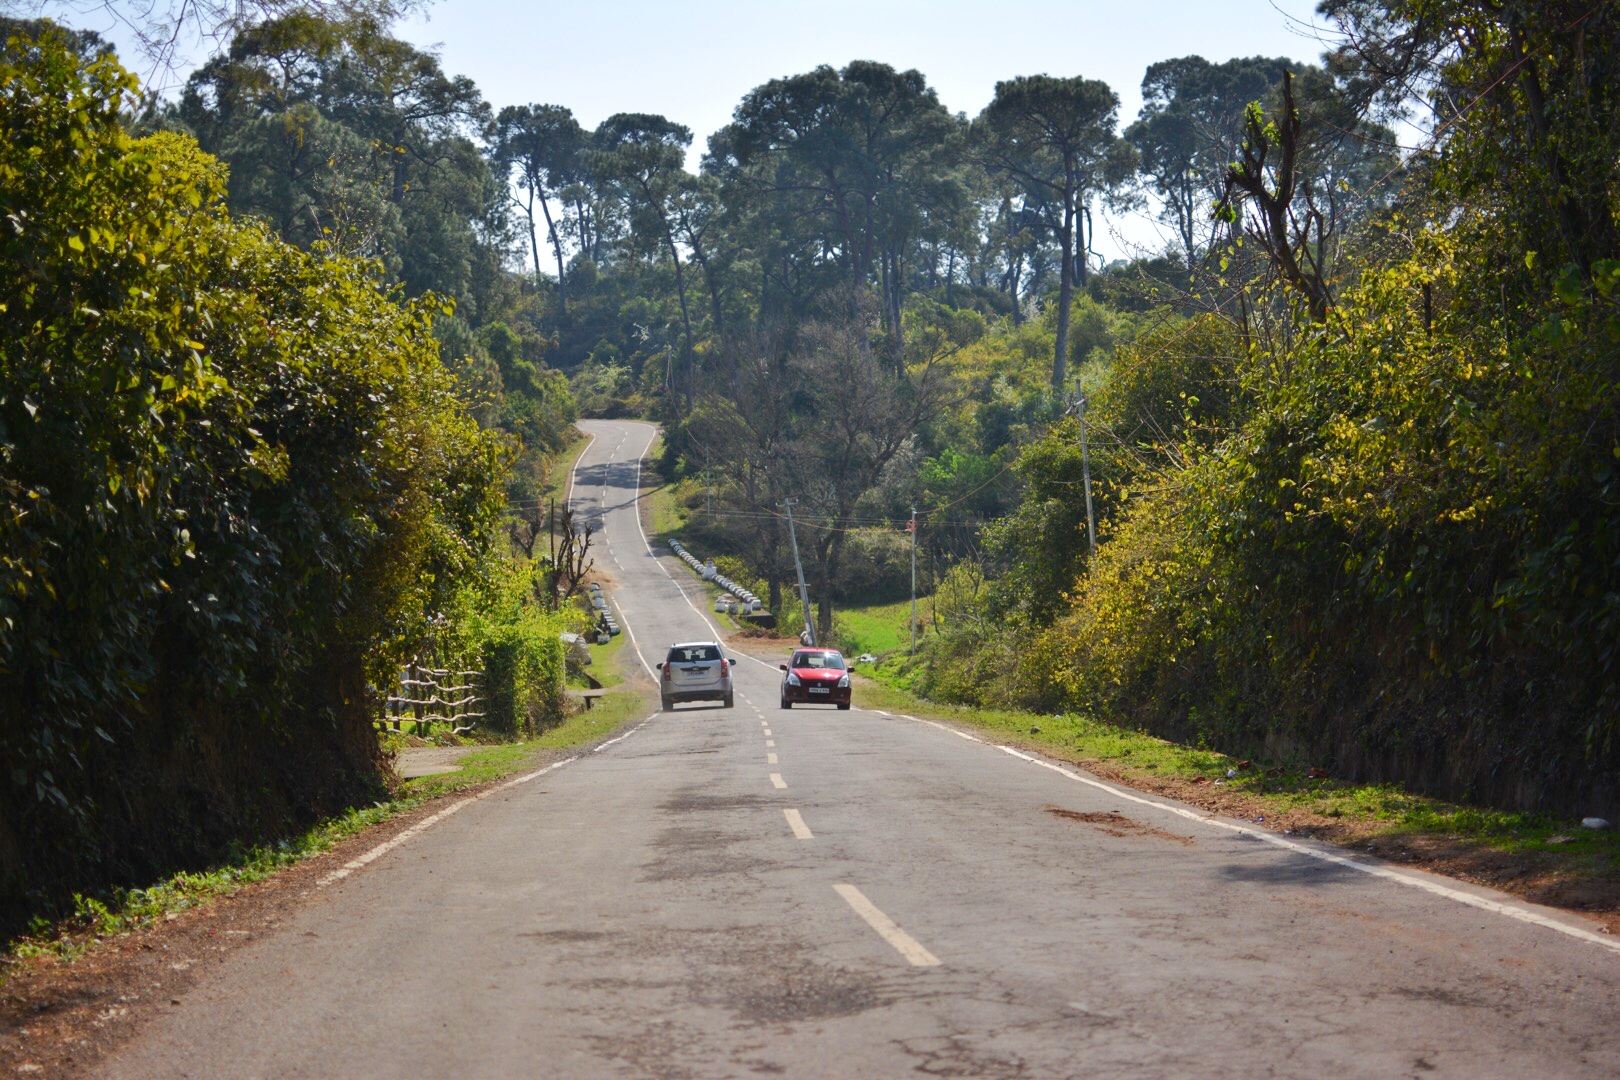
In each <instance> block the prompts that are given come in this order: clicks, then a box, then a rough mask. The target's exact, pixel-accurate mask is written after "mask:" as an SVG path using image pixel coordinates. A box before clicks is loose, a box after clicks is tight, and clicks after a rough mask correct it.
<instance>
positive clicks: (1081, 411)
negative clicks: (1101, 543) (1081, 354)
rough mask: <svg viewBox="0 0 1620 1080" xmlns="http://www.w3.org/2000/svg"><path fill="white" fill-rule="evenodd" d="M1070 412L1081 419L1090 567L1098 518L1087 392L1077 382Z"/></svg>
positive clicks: (1093, 559)
mask: <svg viewBox="0 0 1620 1080" xmlns="http://www.w3.org/2000/svg"><path fill="white" fill-rule="evenodd" d="M1068 411H1069V413H1070V414H1071V415H1073V416H1075V417H1076V418H1078V419H1079V421H1080V479H1081V481H1082V482H1083V483H1084V485H1085V489H1086V540H1087V542H1088V543H1089V544H1090V546H1091V558H1090V559H1089V560H1088V561H1087V563H1086V568H1087V570H1088V571H1089V570H1090V568H1091V567H1092V566H1093V565H1095V563H1096V562H1097V519H1096V517H1095V516H1093V514H1092V512H1091V457H1090V455H1088V454H1087V453H1086V392H1085V391H1084V390H1082V389H1080V384H1079V383H1078V382H1077V383H1075V387H1074V404H1072V405H1070V406H1069V410H1068Z"/></svg>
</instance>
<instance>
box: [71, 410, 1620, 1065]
mask: <svg viewBox="0 0 1620 1080" xmlns="http://www.w3.org/2000/svg"><path fill="white" fill-rule="evenodd" d="M581 427H582V428H583V429H584V430H585V431H586V432H587V433H588V434H590V435H591V436H593V437H594V440H593V442H592V443H591V444H590V446H589V447H588V448H587V450H586V451H585V454H584V456H583V457H582V458H581V460H580V464H579V466H578V469H577V473H576V480H575V484H574V488H573V501H574V504H575V506H576V507H577V508H578V509H579V510H580V511H581V512H582V513H583V516H584V518H585V520H588V521H590V522H591V523H592V524H593V525H595V526H597V527H598V528H599V530H600V531H599V532H598V534H597V539H596V544H595V547H594V549H593V554H594V556H595V558H596V560H597V563H598V565H599V566H600V567H601V568H602V569H604V570H605V571H607V572H609V573H610V574H611V576H612V578H613V580H614V582H615V585H614V588H612V589H611V590H610V596H611V598H612V601H613V603H614V604H615V606H616V607H617V608H618V610H619V613H620V616H621V621H622V623H623V624H624V625H625V627H626V628H627V632H628V633H630V634H631V635H632V642H631V643H632V645H633V646H634V648H635V650H636V654H637V656H636V660H635V661H633V662H639V663H640V664H641V665H643V666H645V667H646V669H647V672H646V673H647V675H648V676H653V675H654V671H653V669H652V667H651V665H652V664H655V663H657V661H659V660H660V659H662V658H663V651H664V649H665V648H666V647H667V646H668V645H669V643H671V642H674V641H692V640H704V639H713V638H716V637H718V636H719V631H718V630H717V628H716V627H715V626H714V625H713V623H712V622H711V621H710V618H709V616H708V614H707V612H706V610H705V608H706V604H705V598H704V597H703V595H702V594H701V591H700V588H699V585H698V583H697V581H696V579H695V578H694V577H693V576H692V575H691V574H690V572H689V571H688V570H687V569H686V568H685V566H684V565H683V564H682V563H681V562H679V560H677V559H676V558H675V557H674V556H673V555H671V554H670V553H669V551H668V548H667V546H666V545H664V544H662V543H661V542H660V541H659V540H658V539H657V538H656V537H648V536H647V535H646V533H645V532H644V529H643V526H642V524H641V521H640V518H639V516H638V504H639V502H640V499H641V498H642V497H643V496H644V494H645V491H644V490H643V488H642V471H641V462H642V458H643V456H644V455H645V453H646V451H647V447H648V445H649V444H650V442H651V440H652V438H653V436H654V434H655V429H654V428H653V427H652V426H651V425H648V424H644V423H638V422H633V421H588V422H585V423H582V424H581ZM699 554H703V553H702V552H699ZM784 652H785V650H784ZM732 655H736V656H738V657H739V662H738V666H737V668H736V670H735V678H736V706H735V708H732V709H724V708H721V707H719V705H718V704H715V705H710V704H707V703H702V704H691V705H678V706H676V708H675V709H674V710H673V711H669V712H661V713H658V714H657V715H655V716H653V717H651V718H650V719H649V720H647V721H646V722H645V723H644V724H641V725H640V726H636V725H632V726H631V727H630V728H629V729H628V730H629V732H630V733H629V734H628V735H625V734H624V733H622V732H621V733H619V735H618V736H617V737H616V738H614V739H613V740H611V741H609V742H606V743H604V744H602V745H600V746H597V747H594V748H586V749H585V750H584V751H582V752H580V753H579V754H578V755H577V756H576V757H575V758H574V759H572V760H570V761H568V762H567V763H565V764H562V765H561V766H560V767H553V768H552V769H550V770H549V771H546V772H544V773H543V774H537V775H533V776H531V777H529V778H526V780H525V782H521V783H514V784H510V785H508V786H505V787H502V788H499V789H496V790H494V791H493V792H491V793H489V794H487V795H485V796H483V797H481V798H478V799H476V800H475V801H471V802H469V803H467V804H466V805H465V806H464V807H463V808H461V809H460V810H458V811H457V812H454V813H451V814H447V815H445V816H443V817H441V818H438V819H437V820H435V822H434V824H433V825H431V827H428V828H424V829H421V830H420V831H418V832H416V833H414V834H413V835H411V836H410V837H409V838H408V839H407V840H405V841H404V842H402V843H399V844H397V845H395V846H393V847H391V848H389V849H388V850H386V851H384V852H382V853H381V854H379V855H378V856H377V857H375V858H373V859H371V860H370V861H368V862H365V863H364V864H361V865H356V866H354V867H353V868H352V870H350V872H348V873H346V874H345V875H344V876H342V877H331V876H329V881H330V883H329V884H326V885H325V886H323V887H321V888H318V889H315V890H313V891H312V892H311V893H310V894H309V895H308V896H307V898H305V899H304V900H302V901H301V902H300V903H299V904H298V906H297V907H296V908H295V909H294V910H292V911H290V912H288V913H287V914H286V916H285V917H284V918H283V919H282V921H281V922H280V924H279V925H278V926H277V927H276V928H275V929H274V930H273V931H272V932H271V933H269V934H267V935H265V936H263V937H262V938H259V939H257V940H255V941H254V942H253V943H252V944H249V945H246V946H244V947H242V948H241V949H239V950H238V951H236V952H235V953H234V954H232V955H231V956H230V957H229V958H227V959H226V960H224V961H223V962H222V963H221V964H220V965H219V967H218V969H217V972H216V974H214V975H212V976H210V977H208V978H206V979H205V980H203V981H202V982H201V983H200V984H199V985H198V986H197V987H196V989H194V990H193V991H192V992H191V993H189V994H188V995H187V996H186V997H185V998H183V999H182V1000H181V1001H180V1002H179V1003H178V1004H177V1005H175V1006H174V1007H173V1008H172V1009H170V1010H169V1011H168V1012H167V1013H165V1014H163V1016H162V1018H161V1019H159V1020H157V1021H154V1022H152V1023H150V1024H147V1025H145V1026H144V1027H143V1028H142V1029H141V1030H140V1031H139V1032H138V1033H137V1034H136V1035H135V1036H134V1037H132V1038H131V1040H130V1041H129V1042H128V1043H127V1044H126V1045H125V1046H124V1047H123V1048H122V1050H121V1051H119V1052H118V1053H116V1054H115V1055H114V1056H113V1057H111V1058H109V1059H107V1060H105V1061H104V1062H103V1063H102V1065H101V1066H100V1071H101V1072H102V1073H104V1074H105V1075H108V1076H115V1077H162V1076H233V1077H289V1076H323V1077H324V1076H333V1077H335V1076H343V1077H373V1076H374V1077H397V1076H451V1077H456V1078H458V1080H461V1078H468V1077H496V1076H543V1077H597V1076H616V1077H619V1076H623V1077H637V1076H645V1077H736V1076H748V1075H754V1074H758V1075H765V1076H790V1077H795V1076H802V1077H822V1076H829V1077H891V1076H907V1075H920V1076H971V1077H1067V1076H1075V1077H1096V1076H1131V1077H1224V1076H1230V1077H1265V1076H1276V1077H1311V1076H1329V1075H1331V1076H1349V1077H1404V1076H1425V1077H1427V1076H1452V1077H1468V1078H1481V1077H1512V1078H1514V1080H1524V1078H1526V1077H1539V1076H1547V1077H1554V1076H1556V1077H1605V1078H1608V1077H1614V1076H1617V1075H1620V1025H1617V1023H1616V1021H1617V1019H1620V994H1617V993H1616V991H1617V990H1620V951H1617V950H1616V949H1615V948H1613V947H1611V946H1612V944H1613V943H1612V942H1610V941H1609V940H1608V939H1606V938H1603V937H1601V936H1600V935H1598V934H1596V933H1594V932H1592V928H1591V927H1589V926H1587V925H1586V924H1584V923H1582V922H1580V921H1579V920H1576V919H1573V918H1570V917H1568V916H1564V915H1560V914H1557V913H1554V912H1551V911H1547V910H1545V909H1539V908H1534V907H1532V906H1530V905H1526V904H1522V903H1519V902H1517V901H1514V900H1511V899H1509V898H1507V897H1506V896H1503V895H1500V894H1495V893H1490V892H1487V891H1485V890H1480V889H1474V888H1472V887H1470V886H1466V885H1459V884H1456V883H1453V882H1443V881H1442V880H1441V879H1438V878H1430V877H1426V876H1424V875H1421V874H1416V873H1408V872H1406V871H1399V872H1396V871H1385V872H1384V876H1379V875H1375V874H1369V873H1366V872H1364V871H1363V870H1362V869H1360V868H1358V866H1359V864H1358V865H1351V864H1349V861H1348V860H1342V861H1337V862H1336V861H1331V860H1330V859H1324V858H1321V857H1319V855H1318V853H1319V851H1324V850H1325V849H1317V848H1314V847H1311V846H1309V845H1304V844H1301V845H1297V847H1296V848H1295V849H1290V848H1287V847H1282V846H1279V845H1278V844H1277V843H1274V842H1272V839H1271V838H1268V837H1266V836H1263V835H1261V834H1260V832H1259V828H1258V827H1255V826H1250V830H1253V831H1249V830H1244V829H1239V828H1236V827H1235V823H1231V822H1224V821H1219V822H1217V821H1209V820H1204V817H1203V815H1202V814H1201V813H1200V812H1197V811H1188V810H1186V809H1185V808H1180V807H1175V806H1171V805H1169V804H1166V803H1164V802H1162V801H1160V800H1157V799H1150V798H1144V797H1141V796H1139V795H1135V794H1134V793H1121V792H1116V791H1115V790H1113V789H1111V788H1109V787H1108V786H1106V785H1101V784H1097V783H1094V782H1089V778H1087V777H1085V776H1084V774H1081V773H1079V772H1077V771H1074V770H1072V769H1061V770H1060V769H1054V768H1052V767H1049V766H1050V764H1051V763H1049V762H1045V761H1044V760H1042V759H1037V758H1032V757H1029V756H1027V755H1015V754H1012V753H1008V752H1004V751H1003V750H1002V749H1001V748H998V747H997V746H995V745H993V744H991V743H988V742H981V741H977V740H975V739H973V738H969V737H960V733H957V732H953V731H951V730H950V729H947V728H943V727H940V726H938V725H930V724H926V723H922V722H917V721H914V720H911V719H908V718H903V717H898V716H888V715H883V714H878V713H874V712H871V711H868V710H865V709H863V708H862V707H861V702H860V699H859V696H858V695H857V697H856V700H855V707H854V708H853V709H851V710H850V711H848V712H840V711H835V710H833V709H823V708H816V707H799V708H795V709H793V710H791V711H783V710H780V709H779V708H778V707H777V685H778V679H779V677H780V672H778V671H777V670H776V667H775V664H776V660H775V659H773V660H772V661H771V662H770V663H764V662H761V661H759V660H755V659H752V658H747V657H742V656H741V655H740V654H737V653H736V652H733V653H732ZM784 658H785V657H784Z"/></svg>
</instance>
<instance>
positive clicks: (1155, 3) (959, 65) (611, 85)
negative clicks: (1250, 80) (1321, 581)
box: [401, 0, 1323, 257]
mask: <svg viewBox="0 0 1620 1080" xmlns="http://www.w3.org/2000/svg"><path fill="white" fill-rule="evenodd" d="M1314 10H1315V0H1222V2H1220V3H1215V2H1200V0H1114V2H1099V0H1067V2H1057V0H1013V2H1000V3H995V2H986V0H931V2H922V0H865V2H861V0H818V2H814V3H805V2H801V0H785V2H781V3H776V4H771V3H768V2H766V3H759V2H753V3H750V2H746V0H690V2H686V3H658V2H656V0H608V2H603V3H594V4H593V3H588V2H587V3H570V4H568V5H559V4H535V3H523V2H518V0H441V2H440V3H438V4H435V5H434V6H433V7H431V8H429V9H428V11H427V13H426V17H425V18H424V17H418V18H415V19H412V20H411V21H410V22H409V23H407V24H406V25H405V26H404V27H403V28H402V32H401V33H402V36H403V37H405V38H406V39H407V40H410V41H412V42H415V43H416V44H418V45H424V46H426V45H436V46H438V47H439V50H440V53H441V55H442V57H443V61H444V66H445V69H446V70H447V71H450V72H453V73H458V74H464V75H467V76H469V77H471V78H472V79H473V81H474V82H476V83H477V84H478V85H479V87H480V88H482V90H483V92H484V96H485V98H487V99H488V100H489V102H490V103H491V104H492V105H494V106H495V107H496V108H500V107H501V106H504V105H522V104H528V103H531V102H533V103H547V104H557V105H565V106H567V107H568V108H570V109H572V110H573V111H574V115H575V117H577V118H578V120H579V122H580V123H581V124H583V125H585V126H586V127H588V128H589V127H594V126H595V125H596V124H598V123H600V122H601V121H602V120H604V119H606V118H607V117H608V116H610V115H612V114H613V113H616V112H654V113H662V114H664V115H665V116H667V117H669V118H670V119H672V120H675V121H677V122H679V123H682V124H685V125H686V126H687V127H689V128H691V129H692V131H693V135H694V139H693V143H694V155H693V161H692V165H693V166H694V167H696V164H697V162H696V155H697V153H700V152H701V150H702V149H703V147H704V145H705V143H706V140H707V139H708V136H709V135H710V134H712V133H713V132H714V131H716V130H717V129H718V128H720V127H721V126H722V125H724V124H726V123H727V122H728V121H729V120H730V119H731V112H732V109H734V108H735V107H736V105H737V102H738V101H739V100H740V99H741V98H742V96H743V95H744V94H745V93H747V92H748V91H749V90H751V89H753V88H754V87H756V86H758V85H760V84H761V83H764V82H766V81H768V80H770V79H773V78H777V77H779V76H783V75H793V74H798V73H800V72H804V71H809V70H810V69H812V68H814V67H815V66H816V65H818V64H831V65H832V66H834V67H842V66H843V65H844V64H847V63H848V62H849V61H851V60H880V61H883V62H885V63H888V64H892V65H893V66H895V67H897V68H917V69H918V70H920V71H921V72H923V74H924V75H926V76H927V77H928V81H929V83H930V84H931V85H932V86H933V87H934V89H935V90H937V91H938V92H939V96H940V100H941V101H942V102H944V104H945V106H946V107H947V108H949V109H950V110H951V111H953V112H965V113H967V114H968V115H969V116H973V115H976V114H977V113H978V112H979V110H981V109H983V108H984V106H985V105H987V104H989V102H990V98H991V96H992V95H993V94H994V93H995V84H996V81H997V80H999V79H1007V78H1011V77H1014V76H1017V75H1036V74H1050V75H1061V76H1069V75H1084V76H1085V77H1087V78H1091V79H1102V80H1103V81H1105V82H1107V83H1108V84H1109V85H1110V86H1112V87H1113V89H1114V92H1115V93H1117V94H1118V95H1119V97H1120V126H1121V128H1123V127H1124V126H1125V125H1126V124H1128V123H1130V122H1131V120H1133V119H1134V118H1135V116H1136V113H1137V110H1138V109H1139V108H1140V106H1141V84H1142V74H1143V72H1144V71H1145V70H1146V69H1147V66H1148V65H1149V64H1151V63H1154V62H1155V61H1158V60H1167V59H1169V58H1171V57H1175V56H1187V55H1189V54H1193V53H1196V54H1198V55H1200V56H1203V57H1204V58H1205V59H1207V60H1212V61H1217V62H1218V61H1221V60H1226V59H1229V58H1231V57H1234V56H1255V55H1264V56H1290V57H1293V58H1295V59H1298V60H1307V61H1315V60H1317V59H1319V57H1320V55H1321V53H1322V51H1323V45H1322V43H1321V41H1319V40H1318V39H1317V38H1316V37H1315V36H1313V31H1312V29H1311V25H1312V23H1313V22H1314V21H1315V20H1314ZM1099 224H1101V222H1099ZM1108 224H1109V226H1110V228H1112V229H1114V230H1117V231H1118V233H1119V234H1120V236H1119V237H1118V238H1117V239H1115V238H1111V237H1105V236H1102V235H1099V236H1098V244H1097V247H1098V250H1099V252H1100V253H1103V254H1105V255H1107V256H1109V257H1112V256H1114V255H1117V254H1120V253H1122V248H1123V247H1125V246H1140V245H1146V246H1151V247H1155V248H1157V247H1159V246H1161V242H1160V239H1159V230H1157V229H1155V228H1153V227H1152V225H1151V223H1150V222H1148V221H1146V220H1145V219H1137V220H1123V221H1110V222H1109V223H1108ZM1165 239H1168V234H1166V236H1165Z"/></svg>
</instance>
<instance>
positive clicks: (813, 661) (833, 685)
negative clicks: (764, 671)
mask: <svg viewBox="0 0 1620 1080" xmlns="http://www.w3.org/2000/svg"><path fill="white" fill-rule="evenodd" d="M777 667H779V668H781V669H782V670H783V671H785V672H787V674H786V675H783V676H782V708H784V709H791V708H793V703H794V702H798V703H799V704H801V705H837V706H838V707H839V708H840V709H847V708H849V667H848V665H846V664H845V663H844V654H843V653H841V652H839V651H838V650H837V649H800V650H798V651H797V652H795V653H794V654H793V659H792V660H790V661H788V662H787V663H785V664H778V665H777Z"/></svg>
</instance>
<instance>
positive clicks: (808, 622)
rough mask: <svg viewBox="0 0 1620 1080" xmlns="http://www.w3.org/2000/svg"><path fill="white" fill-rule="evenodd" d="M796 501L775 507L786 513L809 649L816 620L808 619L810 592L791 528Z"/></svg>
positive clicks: (796, 538) (795, 535) (787, 500)
mask: <svg viewBox="0 0 1620 1080" xmlns="http://www.w3.org/2000/svg"><path fill="white" fill-rule="evenodd" d="M798 501H799V500H797V499H783V500H782V501H781V502H779V503H777V504H776V505H778V506H780V507H782V508H783V509H784V510H786V511H787V519H788V539H790V540H792V541H793V568H794V569H795V570H797V571H798V573H799V604H800V606H801V607H803V608H804V632H805V635H806V636H807V637H809V639H810V647H811V648H814V647H815V644H816V620H815V619H813V618H811V617H810V590H809V589H807V588H805V585H804V563H802V562H800V561H799V534H798V532H797V531H796V530H795V529H794V528H793V507H794V506H796V505H797V504H798Z"/></svg>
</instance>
